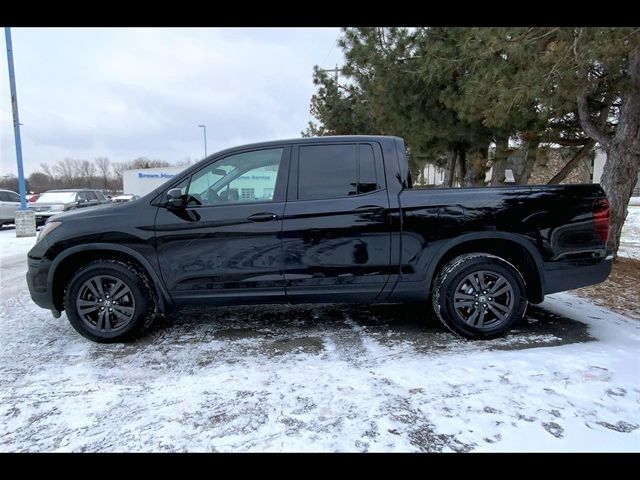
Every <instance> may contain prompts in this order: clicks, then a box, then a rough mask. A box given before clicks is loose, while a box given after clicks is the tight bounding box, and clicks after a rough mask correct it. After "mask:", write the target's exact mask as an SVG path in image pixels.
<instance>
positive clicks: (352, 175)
mask: <svg viewBox="0 0 640 480" xmlns="http://www.w3.org/2000/svg"><path fill="white" fill-rule="evenodd" d="M298 159H299V160H298V199H299V200H317V199H322V198H339V197H347V196H349V195H355V194H356V193H357V189H356V184H357V178H358V171H357V165H356V145H313V146H303V147H300V150H299V154H298Z"/></svg>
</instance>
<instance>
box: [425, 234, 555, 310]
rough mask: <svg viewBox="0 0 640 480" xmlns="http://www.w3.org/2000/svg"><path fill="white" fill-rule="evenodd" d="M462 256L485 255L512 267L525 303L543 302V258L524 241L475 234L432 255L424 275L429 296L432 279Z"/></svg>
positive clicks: (457, 238)
mask: <svg viewBox="0 0 640 480" xmlns="http://www.w3.org/2000/svg"><path fill="white" fill-rule="evenodd" d="M465 253H488V254H491V255H495V256H496V257H499V258H502V259H504V260H506V261H507V262H509V263H511V264H512V265H513V266H514V267H515V268H516V269H517V270H518V271H519V272H520V274H521V275H522V277H523V278H524V280H525V284H526V291H527V299H528V300H529V301H530V302H532V303H540V302H542V300H543V299H544V293H543V292H544V291H545V290H544V277H543V275H542V263H543V262H542V258H541V256H540V254H539V253H538V252H537V251H536V250H535V248H534V247H533V246H532V245H531V244H530V243H529V242H527V241H526V240H524V239H522V238H520V237H518V236H516V235H512V234H508V233H503V232H476V233H469V234H465V235H461V236H459V237H456V238H455V239H452V240H451V241H449V242H447V243H446V244H444V245H443V246H442V247H441V248H440V249H439V250H438V252H437V253H436V254H435V255H434V258H433V261H432V262H431V263H430V265H429V268H428V271H427V291H428V292H431V289H432V287H433V282H434V281H435V277H436V275H437V274H438V272H440V270H441V269H442V267H443V266H444V265H445V264H446V263H447V262H448V261H449V260H451V259H453V258H454V257H457V256H458V255H462V254H465Z"/></svg>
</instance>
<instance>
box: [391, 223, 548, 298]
mask: <svg viewBox="0 0 640 480" xmlns="http://www.w3.org/2000/svg"><path fill="white" fill-rule="evenodd" d="M474 240H508V241H512V242H515V243H517V244H518V245H520V246H521V247H523V248H524V249H525V250H526V251H527V252H528V253H529V255H531V258H532V259H533V261H534V263H535V266H536V272H537V275H538V281H539V282H540V286H541V289H542V290H541V291H542V292H545V291H546V290H545V280H544V275H543V260H542V257H541V255H540V253H539V252H538V251H537V250H536V249H535V248H534V246H533V245H531V243H529V242H527V241H526V240H525V239H523V238H522V237H520V236H518V235H516V234H513V233H508V232H498V231H495V232H470V233H465V234H463V235H460V236H457V237H454V238H451V239H450V240H448V241H447V242H446V243H444V244H443V245H442V246H440V248H438V250H437V251H436V253H435V254H434V255H433V257H432V259H431V261H430V262H429V266H428V267H427V271H426V276H425V279H424V280H423V281H420V282H417V283H419V284H420V287H418V288H419V290H420V291H422V292H429V291H431V284H432V282H433V278H434V274H435V269H436V267H437V266H438V264H439V263H440V260H442V258H443V257H444V256H445V255H446V254H447V252H449V251H450V250H451V249H452V248H454V247H456V246H458V245H461V244H463V243H468V242H472V241H474ZM402 283H403V280H402V274H400V275H399V278H398V280H397V282H396V285H395V286H394V288H393V290H392V291H391V293H390V294H389V298H391V297H393V296H394V294H395V293H396V292H397V291H398V289H402V290H404V288H402V286H401V285H402ZM411 283H414V282H411ZM414 289H415V287H412V288H411V290H414Z"/></svg>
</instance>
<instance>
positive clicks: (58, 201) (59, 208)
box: [28, 188, 109, 226]
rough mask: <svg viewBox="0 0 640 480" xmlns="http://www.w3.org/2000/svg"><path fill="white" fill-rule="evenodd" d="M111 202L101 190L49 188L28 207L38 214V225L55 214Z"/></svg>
mask: <svg viewBox="0 0 640 480" xmlns="http://www.w3.org/2000/svg"><path fill="white" fill-rule="evenodd" d="M105 203H109V201H108V200H107V199H106V197H105V196H104V194H103V193H102V192H101V191H100V190H91V189H85V188H83V189H77V190H76V189H67V190H48V191H46V192H44V193H43V194H42V195H40V197H39V198H38V199H37V200H36V201H35V202H33V203H31V204H29V205H28V207H29V208H30V209H31V210H33V211H34V212H35V214H36V225H38V226H39V225H43V224H44V223H45V222H46V221H47V219H48V218H49V217H51V216H53V215H57V214H59V213H61V212H66V211H68V210H75V209H77V208H87V207H95V206H98V205H102V204H105Z"/></svg>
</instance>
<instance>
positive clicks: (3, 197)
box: [0, 192, 11, 202]
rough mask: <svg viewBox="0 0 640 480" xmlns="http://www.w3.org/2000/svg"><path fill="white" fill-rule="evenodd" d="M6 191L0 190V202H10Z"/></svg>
mask: <svg viewBox="0 0 640 480" xmlns="http://www.w3.org/2000/svg"><path fill="white" fill-rule="evenodd" d="M10 201H11V200H9V193H8V192H0V202H10Z"/></svg>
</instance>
